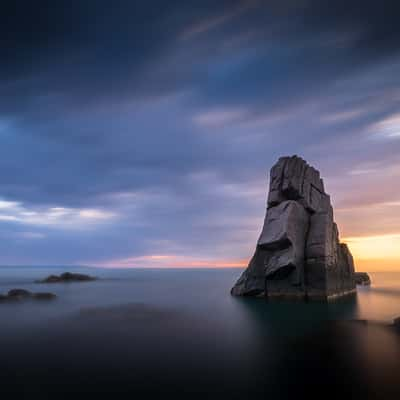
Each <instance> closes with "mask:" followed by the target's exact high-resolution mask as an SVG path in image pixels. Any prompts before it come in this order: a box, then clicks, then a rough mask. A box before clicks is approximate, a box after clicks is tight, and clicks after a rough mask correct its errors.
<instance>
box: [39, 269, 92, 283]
mask: <svg viewBox="0 0 400 400" xmlns="http://www.w3.org/2000/svg"><path fill="white" fill-rule="evenodd" d="M96 279H97V278H96V277H94V276H90V275H85V274H77V273H72V272H64V273H62V274H61V275H50V276H48V277H47V278H45V279H43V280H40V281H37V283H62V282H88V281H94V280H96Z"/></svg>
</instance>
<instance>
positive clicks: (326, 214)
mask: <svg viewBox="0 0 400 400" xmlns="http://www.w3.org/2000/svg"><path fill="white" fill-rule="evenodd" d="M354 291H355V280H354V263H353V257H352V255H351V253H350V251H349V249H348V247H347V245H346V244H343V243H340V241H339V233H338V228H337V225H336V224H335V222H334V220H333V209H332V205H331V201H330V197H329V195H328V194H327V193H325V189H324V183H323V181H322V179H321V177H320V174H319V172H318V171H317V170H316V169H315V168H313V167H311V166H310V165H308V164H307V163H306V162H305V161H304V160H303V159H302V158H300V157H297V156H292V157H281V158H280V159H279V161H278V162H277V163H276V164H275V165H274V166H273V167H272V169H271V176H270V189H269V194H268V204H267V213H266V216H265V220H264V226H263V229H262V232H261V235H260V238H259V239H258V242H257V247H256V251H255V253H254V255H253V257H252V259H251V261H250V263H249V266H248V268H247V269H246V270H245V271H244V272H243V274H242V276H241V277H240V278H239V280H238V281H237V283H236V284H235V286H234V287H233V288H232V291H231V293H232V294H233V295H235V296H263V297H264V296H266V297H269V298H276V297H279V298H290V299H293V298H296V299H321V300H326V299H331V298H333V297H337V296H341V295H344V294H348V293H352V292H354Z"/></svg>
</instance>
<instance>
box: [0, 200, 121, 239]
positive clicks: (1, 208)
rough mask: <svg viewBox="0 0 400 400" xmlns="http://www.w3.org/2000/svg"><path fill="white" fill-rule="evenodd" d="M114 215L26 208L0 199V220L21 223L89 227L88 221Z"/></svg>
mask: <svg viewBox="0 0 400 400" xmlns="http://www.w3.org/2000/svg"><path fill="white" fill-rule="evenodd" d="M116 217H117V214H116V213H115V212H110V211H104V210H99V209H75V208H66V207H50V208H38V207H36V208H27V207H26V206H24V205H23V204H22V203H19V202H15V201H6V200H0V221H7V222H16V223H19V224H23V225H34V226H51V227H55V228H77V229H80V228H87V227H89V226H90V223H100V222H103V221H106V220H111V219H114V218H116ZM88 223H89V225H88ZM24 234H27V235H28V236H29V234H31V233H29V232H28V233H27V232H23V233H21V235H22V236H23V235H24ZM32 235H35V234H32ZM28 236H27V237H28Z"/></svg>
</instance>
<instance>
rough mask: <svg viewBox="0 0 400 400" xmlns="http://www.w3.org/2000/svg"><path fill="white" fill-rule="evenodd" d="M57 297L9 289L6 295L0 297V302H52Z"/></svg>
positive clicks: (43, 293)
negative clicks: (30, 300) (29, 300)
mask: <svg viewBox="0 0 400 400" xmlns="http://www.w3.org/2000/svg"><path fill="white" fill-rule="evenodd" d="M56 297H57V296H56V295H55V294H54V293H49V292H38V293H32V292H30V291H29V290H25V289H11V290H9V292H8V293H7V294H1V295H0V301H20V300H28V299H35V300H52V299H55V298H56Z"/></svg>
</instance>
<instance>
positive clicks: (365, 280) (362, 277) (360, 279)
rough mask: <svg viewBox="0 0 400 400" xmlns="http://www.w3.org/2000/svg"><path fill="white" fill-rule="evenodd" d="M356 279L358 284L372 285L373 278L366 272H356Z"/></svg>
mask: <svg viewBox="0 0 400 400" xmlns="http://www.w3.org/2000/svg"><path fill="white" fill-rule="evenodd" d="M354 280H355V281H356V285H364V286H367V285H370V284H371V279H370V277H369V275H368V274H367V273H366V272H354Z"/></svg>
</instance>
